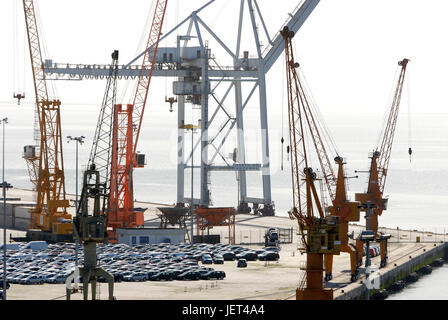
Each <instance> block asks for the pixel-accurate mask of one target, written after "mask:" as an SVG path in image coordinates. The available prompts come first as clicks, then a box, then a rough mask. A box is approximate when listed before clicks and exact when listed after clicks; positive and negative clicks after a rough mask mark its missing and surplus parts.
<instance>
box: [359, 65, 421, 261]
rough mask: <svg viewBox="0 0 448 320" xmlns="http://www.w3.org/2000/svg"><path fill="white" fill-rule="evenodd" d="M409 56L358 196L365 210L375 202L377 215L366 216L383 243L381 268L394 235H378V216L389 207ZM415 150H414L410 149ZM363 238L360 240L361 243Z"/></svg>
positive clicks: (378, 239) (402, 68) (402, 67)
mask: <svg viewBox="0 0 448 320" xmlns="http://www.w3.org/2000/svg"><path fill="white" fill-rule="evenodd" d="M408 62H409V59H403V60H401V61H399V62H398V65H399V66H400V67H401V71H400V75H399V77H398V82H397V85H396V88H395V93H394V96H393V100H392V105H391V108H390V112H389V115H388V117H387V119H386V126H385V129H384V132H383V135H382V140H381V145H380V146H379V148H378V147H377V148H376V150H375V151H374V152H373V153H372V156H371V157H370V159H371V161H370V170H369V181H368V187H367V192H366V193H357V194H355V199H356V200H357V201H359V202H361V204H362V206H363V209H362V210H363V211H366V210H367V209H366V208H367V206H366V205H367V202H368V201H370V202H371V203H372V204H373V205H374V209H373V214H371V215H368V217H367V218H366V227H367V226H369V228H370V230H372V231H374V232H375V239H376V241H377V242H379V243H380V252H381V263H380V267H384V266H386V265H387V258H388V256H387V239H389V238H390V235H380V234H378V216H381V214H382V213H383V210H386V209H387V202H388V199H387V198H383V191H384V187H385V184H386V177H387V171H388V169H389V161H390V155H391V151H392V144H393V140H394V134H395V128H396V125H397V118H398V111H399V108H400V102H401V95H402V91H403V85H404V82H405V75H406V68H407V65H408ZM409 153H410V154H411V153H412V150H410V152H409ZM359 241H360V240H358V242H359Z"/></svg>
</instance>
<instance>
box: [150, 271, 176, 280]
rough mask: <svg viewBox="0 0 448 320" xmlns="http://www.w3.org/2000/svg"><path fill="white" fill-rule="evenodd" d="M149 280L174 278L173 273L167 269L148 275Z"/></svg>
mask: <svg viewBox="0 0 448 320" xmlns="http://www.w3.org/2000/svg"><path fill="white" fill-rule="evenodd" d="M149 280H151V281H161V280H165V281H171V280H174V275H173V274H172V273H171V272H169V271H162V272H159V273H156V274H154V275H152V276H151V277H149Z"/></svg>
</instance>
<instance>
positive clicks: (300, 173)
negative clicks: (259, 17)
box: [281, 27, 340, 300]
mask: <svg viewBox="0 0 448 320" xmlns="http://www.w3.org/2000/svg"><path fill="white" fill-rule="evenodd" d="M281 35H282V36H283V38H284V40H285V56H286V59H285V60H286V70H287V88H288V90H287V93H288V119H289V137H290V144H291V148H290V157H291V177H292V189H293V208H292V209H291V211H289V212H288V213H289V216H290V218H291V219H297V220H298V224H299V231H300V233H301V235H302V243H303V245H304V247H303V248H302V249H301V251H302V252H304V253H306V266H305V267H304V268H302V270H304V271H305V273H304V277H303V278H302V280H301V281H300V284H299V287H298V288H297V290H296V299H297V300H332V299H333V291H332V290H331V289H325V288H324V286H323V272H324V254H339V252H340V246H339V244H340V240H339V238H340V231H339V217H337V216H331V215H328V216H325V213H324V209H323V207H322V204H321V202H320V200H319V196H318V193H317V190H316V187H315V185H314V182H315V181H316V180H317V175H316V173H315V172H314V170H313V169H312V168H311V167H310V166H309V164H310V162H309V156H308V154H307V149H306V136H305V134H306V126H307V125H308V128H309V129H310V133H311V135H312V136H313V130H312V128H311V127H310V123H311V122H310V121H309V120H310V118H311V115H310V114H309V111H310V110H309V105H308V104H307V103H306V101H305V100H304V99H303V89H302V87H301V84H300V81H299V77H298V73H297V68H298V66H299V65H298V63H296V62H295V60H294V53H293V48H292V41H291V40H292V38H293V37H294V32H292V31H290V30H289V28H288V27H285V28H283V30H282V31H281ZM315 212H317V215H315Z"/></svg>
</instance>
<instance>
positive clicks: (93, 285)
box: [91, 276, 96, 300]
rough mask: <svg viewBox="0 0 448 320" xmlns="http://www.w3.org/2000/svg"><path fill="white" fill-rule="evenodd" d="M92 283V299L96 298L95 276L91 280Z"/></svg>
mask: <svg viewBox="0 0 448 320" xmlns="http://www.w3.org/2000/svg"><path fill="white" fill-rule="evenodd" d="M91 285H92V300H96V276H95V278H94V279H93V280H92V282H91Z"/></svg>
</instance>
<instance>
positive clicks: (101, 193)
mask: <svg viewBox="0 0 448 320" xmlns="http://www.w3.org/2000/svg"><path fill="white" fill-rule="evenodd" d="M89 181H90V182H89ZM83 182H84V183H83V189H82V195H81V202H80V205H79V209H78V212H76V217H74V218H73V231H74V235H75V238H76V239H78V241H79V242H80V243H82V245H83V247H84V265H83V267H80V268H79V275H80V276H81V277H82V282H83V294H84V300H87V299H88V295H89V290H88V289H89V283H90V284H91V285H92V300H95V298H96V283H97V277H98V276H101V277H103V278H104V279H106V281H107V283H108V285H109V300H113V299H114V277H113V276H112V275H111V274H110V273H108V272H107V271H106V270H104V269H102V268H101V267H99V266H98V265H97V261H98V257H97V252H96V245H97V243H106V242H107V232H106V228H107V215H106V214H104V211H103V210H104V207H103V208H101V202H102V203H107V201H104V198H106V197H107V196H108V195H107V189H106V184H105V183H101V182H100V173H99V172H98V170H96V168H95V165H94V164H92V165H91V166H90V168H89V170H86V171H84V181H83ZM89 199H92V200H93V208H92V210H91V212H89ZM102 200H103V201H102ZM75 274H76V272H73V273H72V274H71V275H70V276H69V277H68V279H67V282H66V283H67V284H68V285H69V284H70V283H71V280H72V279H73V278H74V275H75ZM68 285H67V288H66V294H67V296H66V297H67V300H70V295H71V288H70V287H69V286H68Z"/></svg>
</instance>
